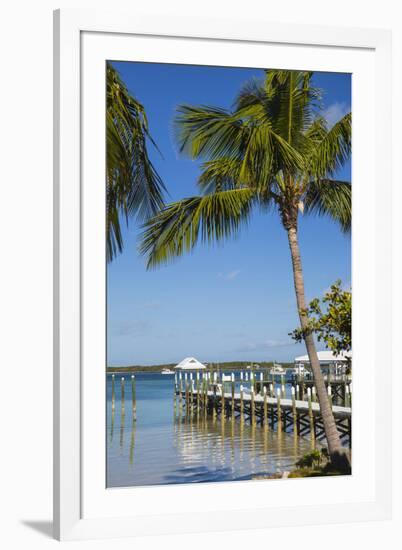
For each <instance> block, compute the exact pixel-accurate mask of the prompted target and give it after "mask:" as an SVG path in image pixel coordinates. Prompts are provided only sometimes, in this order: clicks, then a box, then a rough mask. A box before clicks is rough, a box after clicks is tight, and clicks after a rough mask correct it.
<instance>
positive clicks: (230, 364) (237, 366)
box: [106, 361, 294, 374]
mask: <svg viewBox="0 0 402 550" xmlns="http://www.w3.org/2000/svg"><path fill="white" fill-rule="evenodd" d="M251 363H253V365H254V366H256V365H259V368H260V369H261V370H263V369H267V368H272V367H273V362H272V361H261V362H257V361H253V362H251V361H227V362H223V363H213V364H211V365H210V366H209V367H208V370H220V371H222V370H224V371H227V370H230V371H241V370H246V368H247V365H250V364H251ZM281 365H282V367H283V368H284V369H285V370H286V369H290V368H293V367H294V364H293V363H281ZM175 366H176V363H168V364H164V365H150V366H145V365H131V366H128V367H106V372H107V373H108V374H113V373H130V372H145V373H146V372H162V370H164V369H171V370H174V367H175ZM256 370H258V369H257V368H256Z"/></svg>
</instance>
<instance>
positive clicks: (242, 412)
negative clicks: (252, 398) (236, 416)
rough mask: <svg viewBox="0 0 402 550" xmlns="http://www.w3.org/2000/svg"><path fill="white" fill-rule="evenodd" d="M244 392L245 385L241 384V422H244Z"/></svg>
mask: <svg viewBox="0 0 402 550" xmlns="http://www.w3.org/2000/svg"><path fill="white" fill-rule="evenodd" d="M243 400H244V392H243V385H242V384H241V385H240V422H241V423H243V422H244V401H243Z"/></svg>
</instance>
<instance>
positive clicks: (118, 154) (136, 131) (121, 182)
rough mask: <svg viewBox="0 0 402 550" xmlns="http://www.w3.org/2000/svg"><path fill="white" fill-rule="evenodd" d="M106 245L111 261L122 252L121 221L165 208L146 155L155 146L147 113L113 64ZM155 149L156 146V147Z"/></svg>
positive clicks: (109, 93) (109, 76) (110, 69)
mask: <svg viewBox="0 0 402 550" xmlns="http://www.w3.org/2000/svg"><path fill="white" fill-rule="evenodd" d="M106 73H107V74H106V76H107V78H106V157H107V158H106V162H107V172H106V173H107V177H106V183H107V187H106V214H107V215H106V243H107V258H108V261H110V260H112V259H113V257H114V256H115V255H116V254H117V253H118V252H121V251H122V249H123V238H122V233H121V227H120V217H121V216H123V217H125V218H126V221H127V220H128V218H129V216H134V215H136V216H138V217H139V218H140V219H141V220H144V219H146V218H147V217H149V216H152V215H154V214H156V213H157V212H158V211H159V210H160V209H161V208H162V206H163V199H162V194H163V191H164V186H163V183H162V180H161V178H160V177H159V175H158V174H157V172H156V170H155V168H154V166H153V165H152V162H151V161H150V159H149V156H148V151H147V141H149V142H151V143H152V144H154V142H153V140H152V138H151V137H150V134H149V130H148V122H147V118H146V115H145V111H144V108H143V106H142V105H141V103H139V102H138V101H137V100H136V99H135V98H134V97H133V96H132V95H130V93H129V91H128V90H127V88H126V86H125V84H124V83H123V82H122V80H121V78H120V77H119V74H118V72H117V71H116V69H115V68H114V67H113V66H112V65H111V64H110V63H108V64H107V68H106ZM154 145H155V144H154Z"/></svg>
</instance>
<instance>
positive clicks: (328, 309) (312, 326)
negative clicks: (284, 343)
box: [289, 281, 352, 355]
mask: <svg viewBox="0 0 402 550" xmlns="http://www.w3.org/2000/svg"><path fill="white" fill-rule="evenodd" d="M306 315H307V317H308V322H307V326H308V331H310V332H311V333H313V334H315V335H316V336H317V339H318V341H321V340H322V341H324V342H325V344H326V346H327V347H328V348H329V349H330V350H331V351H333V352H334V353H335V354H336V355H338V354H340V353H342V352H344V351H350V350H351V349H352V293H351V292H349V291H347V290H342V286H341V281H336V282H335V283H334V284H333V285H332V286H331V288H330V290H329V291H328V292H326V293H325V295H324V297H323V298H322V303H320V300H319V298H314V300H312V301H311V302H310V304H309V306H308V308H307V310H306ZM304 333H305V330H303V329H302V328H301V327H299V328H297V329H295V330H294V331H293V332H291V333H290V334H289V336H292V338H293V339H294V340H296V342H301V341H302V340H303V339H304Z"/></svg>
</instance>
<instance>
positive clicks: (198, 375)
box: [196, 371, 200, 416]
mask: <svg viewBox="0 0 402 550" xmlns="http://www.w3.org/2000/svg"><path fill="white" fill-rule="evenodd" d="M196 392H197V397H196V399H197V416H198V415H199V414H200V373H199V372H198V371H197V386H196Z"/></svg>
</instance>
